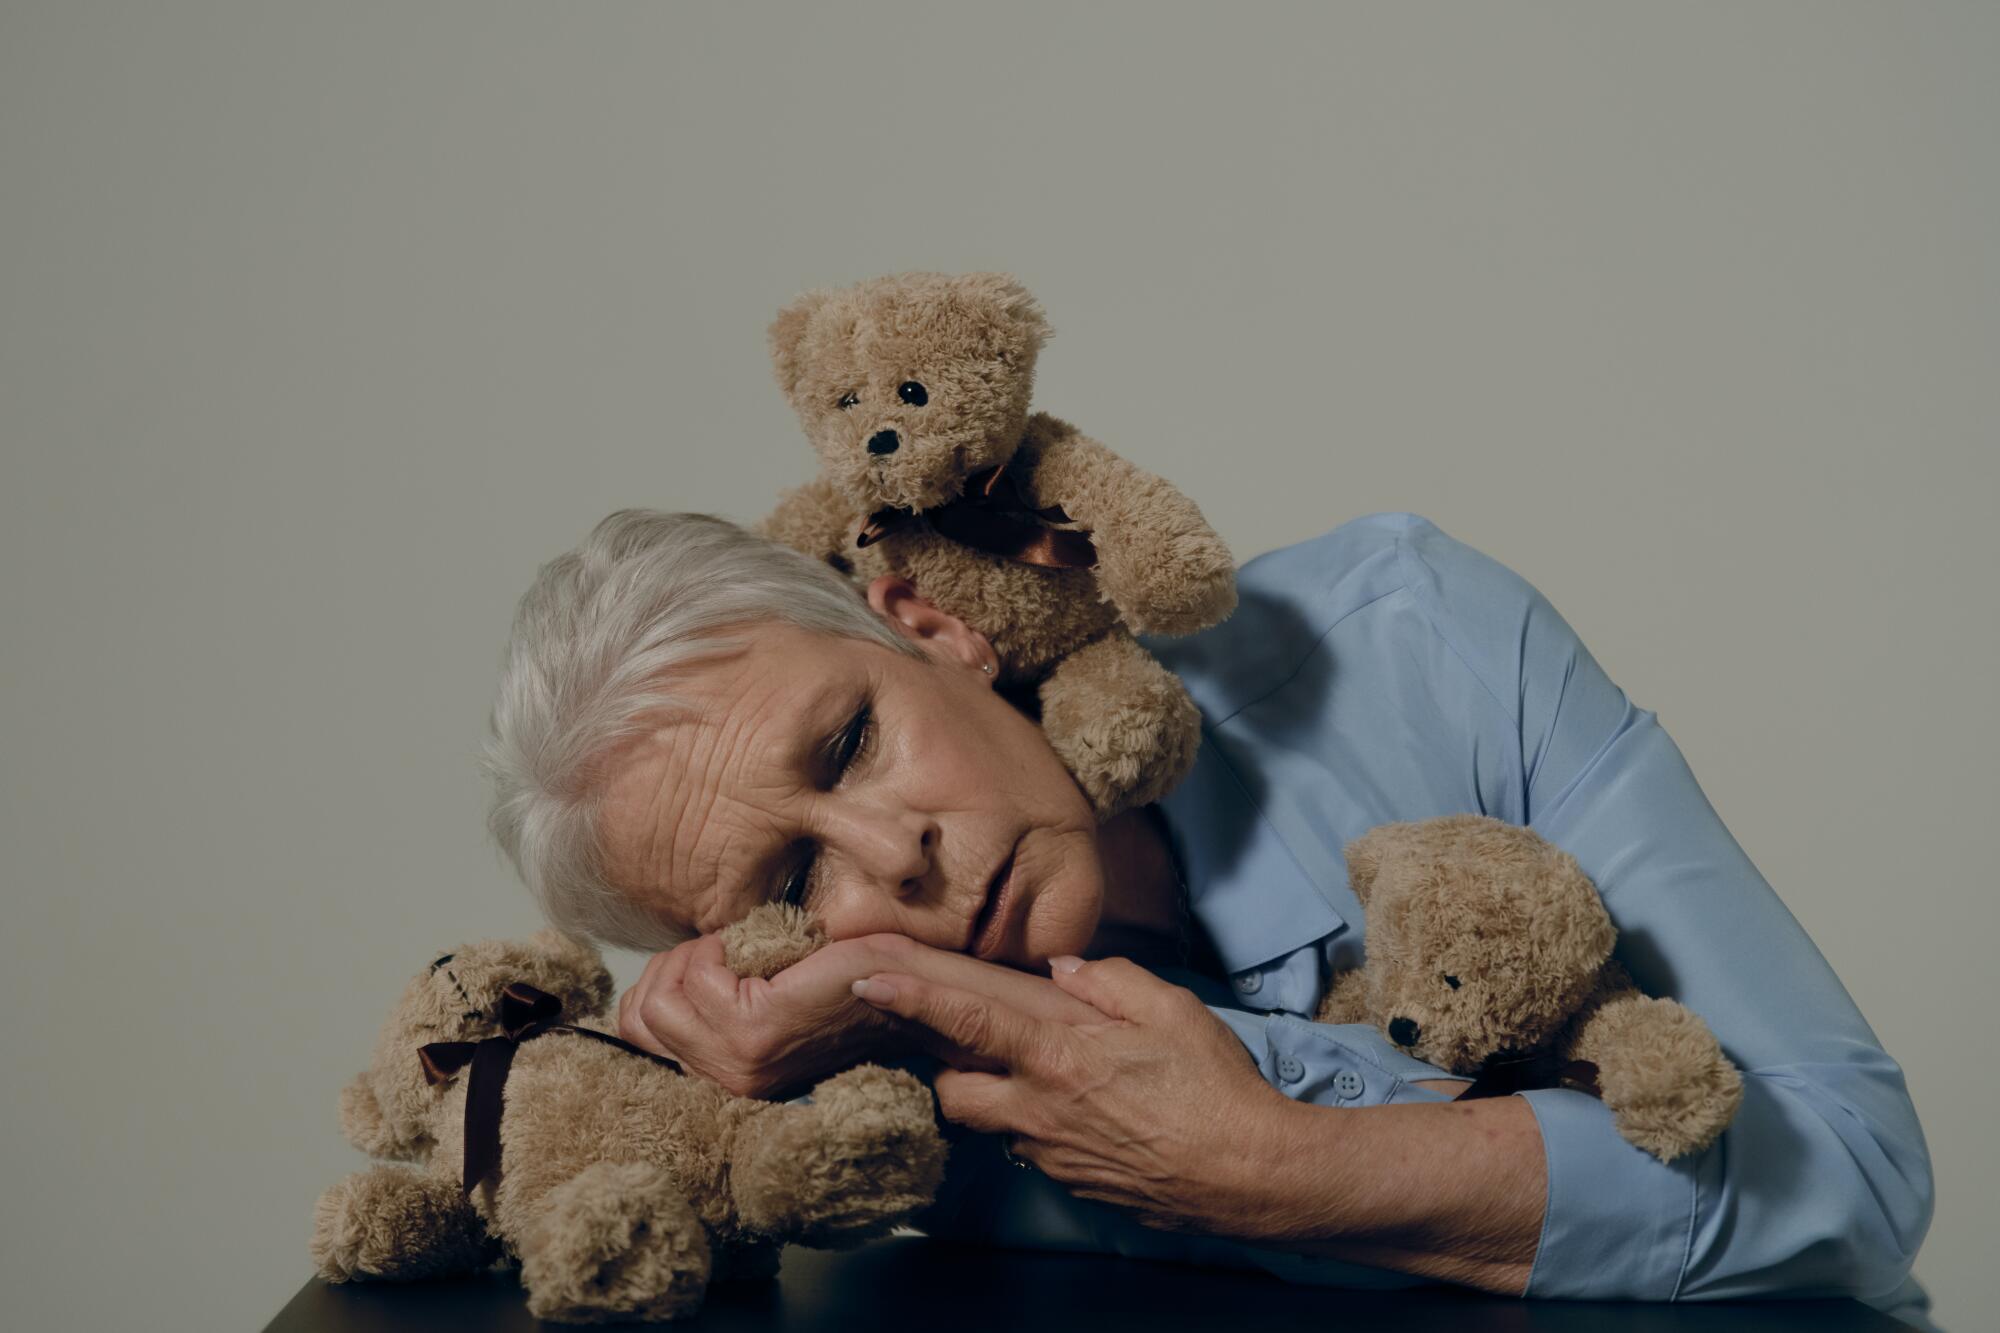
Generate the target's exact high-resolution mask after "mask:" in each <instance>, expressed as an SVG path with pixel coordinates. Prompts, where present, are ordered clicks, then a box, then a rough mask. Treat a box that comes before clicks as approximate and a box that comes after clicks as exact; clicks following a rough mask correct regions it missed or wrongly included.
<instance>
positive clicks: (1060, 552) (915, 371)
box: [762, 273, 1236, 819]
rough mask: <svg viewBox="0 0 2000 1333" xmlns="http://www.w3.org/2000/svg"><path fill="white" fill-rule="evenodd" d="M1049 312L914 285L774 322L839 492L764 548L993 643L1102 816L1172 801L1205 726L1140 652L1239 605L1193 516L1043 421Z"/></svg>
mask: <svg viewBox="0 0 2000 1333" xmlns="http://www.w3.org/2000/svg"><path fill="white" fill-rule="evenodd" d="M1048 335H1049V326H1048V321H1047V320H1046V319H1045V318H1044V317H1043V314H1042V310H1041V307H1040V306H1039V305H1037V304H1036V303H1035V300H1034V298H1033V297H1032V296H1030V295H1029V294H1028V293H1027V291H1026V290H1025V289H1023V288H1022V287H1021V285H1020V284H1019V283H1017V282H1015V281H1014V280H1013V279H1012V278H1009V277H1008V276H1007V275H1005V274H1001V273H971V274H964V275H960V276H952V275H946V274H942V273H903V274H897V275H895V276H892V277H886V278H876V279H873V280H871V281H868V282H863V283H860V284H858V285H856V286H853V287H847V288H843V289H841V290H838V291H813V292H808V293H806V294H805V295H804V296H802V297H800V298H799V299H798V300H797V301H795V302H793V303H792V304H791V305H789V306H787V307H786V308H785V309H784V310H783V311H782V312H781V313H780V314H779V315H778V318H777V320H776V322H774V323H773V324H772V325H771V330H770V341H771V355H772V360H773V363H774V365H775V369H776V372H777V377H778V384H779V386H780V387H781V388H782V389H783V390H784V393H785V397H786V399H787V400H789V401H790V403H791V405H792V408H793V410H794V411H796V412H797V413H798V417H799V420H800V422H801V423H803V424H804V426H805V431H806V435H807V437H808V438H809V439H810V440H811V441H812V446H813V448H814V450H815V451H817V452H818V454H819V458H820V462H821V470H820V475H819V476H818V477H817V478H816V479H815V480H813V481H812V482H810V483H808V484H807V485H805V486H802V487H799V488H798V489H796V490H793V491H789V492H787V493H786V494H785V496H784V498H783V499H782V500H781V501H780V502H779V504H778V507H777V509H776V510H774V511H773V512H772V514H771V515H770V516H769V517H768V518H766V519H765V520H764V523H763V524H762V531H763V532H764V534H765V535H766V536H769V537H773V538H775V539H777V540H778V541H781V542H783V543H785V544H786V545H787V546H791V547H794V548H795V549H797V550H800V551H803V552H805V553H806V554H807V555H810V556H813V557H815V558H818V559H823V560H825V561H827V562H828V563H830V564H832V565H833V566H834V567H835V568H836V569H839V570H841V571H843V572H845V573H850V574H853V575H855V576H856V577H857V578H859V579H860V580H861V581H863V582H867V581H869V580H871V579H873V578H875V577H876V576H878V575H881V574H896V575H900V576H902V577H904V578H907V579H909V580H910V581H911V582H912V583H914V584H915V585H916V587H917V589H918V591H919V592H921V593H922V595H923V596H924V598H925V599H926V600H927V601H929V602H931V603H932V604H934V605H936V606H938V607H940V608H942V609H943V610H946V611H949V612H951V613H952V614H953V615H955V616H957V617H958V618H959V619H960V620H963V621H964V622H965V623H966V624H968V625H972V626H974V627H975V628H977V629H979V630H980V631H981V632H982V633H984V634H985V635H986V637H987V638H988V639H989V640H990V641H991V642H992V644H993V648H994V650H995V652H996V653H997V654H998V655H999V659H1000V665H999V672H998V682H999V683H1000V684H1002V685H1018V686H1023V687H1030V688H1033V689H1035V690H1036V691H1037V692H1038V697H1039V701H1040V705H1041V724H1042V729H1043V731H1044V732H1045V733H1046V734H1047V735H1048V738H1049V743H1050V745H1051V746H1053V747H1054V749H1055V752H1056V754H1057V755H1059V756H1060V757H1061V758H1062V760H1063V763H1064V764H1065V765H1066V766H1067V767H1068V768H1069V770H1070V772H1071V773H1072V774H1074V775H1075V777H1076V780H1077V783H1078V785H1080V786H1081V787H1082V788H1083V790H1084V792H1085V794H1086V795H1088V796H1089V797H1090V800H1091V803H1092V805H1093V806H1094V807H1095V808H1096V811H1097V815H1098V818H1100V819H1108V818H1109V817H1110V816H1112V815H1113V814H1116V813H1117V812H1119V811H1120V810H1125V809H1128V808H1131V807H1134V806H1140V805H1145V804H1147V803H1149V802H1151V801H1155V800H1157V799H1159V798H1160V797H1161V796H1162V795H1164V794H1165V793H1166V792H1167V791H1169V790H1171V789H1172V787H1173V786H1174V784H1175V783H1177V782H1179V781H1180V779H1181V778H1182V777H1184V776H1185V775H1186V773H1187V770H1188V768H1189V767H1190V766H1191V765H1192V764H1193V762H1194V754H1195V748H1196V746H1197V744H1198V742H1199V737H1200V727H1201V719H1200V716H1199V715H1198V714H1197V713H1196V712H1195V708H1194V704H1193V702H1192V701H1190V700H1189V698H1188V695H1187V691H1186V690H1185V689H1184V688H1183V687H1182V686H1181V683H1180V681H1179V679H1177V678H1176V677H1175V676H1174V675H1173V674H1172V673H1170V672H1168V671H1167V669H1166V668H1165V667H1163V666H1161V665H1160V663H1159V662H1158V661H1156V660H1155V659H1154V658H1153V656H1152V654H1150V653H1148V652H1147V651H1146V650H1145V649H1144V648H1142V647H1140V646H1139V643H1138V641H1137V640H1136V639H1134V638H1133V637H1132V636H1133V635H1134V634H1191V633H1193V632H1194V631H1196V630H1198V629H1202V628H1204V627H1206V626H1208V625H1212V624H1214V623H1216V622H1217V621H1219V620H1221V619H1222V618H1223V617H1224V616H1226V615H1228V614H1229V612H1230V611H1231V610H1233V609H1234V608H1235V606H1236V574H1235V565H1234V562H1233V561H1232V560H1231V559H1230V556H1229V548H1228V547H1226V546H1224V545H1223V543H1222V539H1221V538H1219V537H1217V536H1216V535H1215V532H1214V530H1213V529H1211V528H1210V527H1209V525H1208V523H1207V522H1206V521H1205V520H1204V519H1203V518H1202V516H1201V511H1200V510H1199V509H1197V508H1196V507H1195V505H1194V502H1193V501H1192V500H1190V499H1188V498H1187V497H1186V496H1185V495H1183V494H1181V493H1180V492H1179V491H1178V490H1176V489H1175V488H1174V487H1173V486H1171V485H1170V484H1168V483H1167V482H1165V481H1163V480H1161V479H1160V478H1159V477H1156V476H1153V475H1152V474H1151V473H1148V472H1143V471H1141V470H1140V469H1138V468H1136V467H1134V466H1132V464H1130V463H1128V462H1126V461H1125V460H1124V459H1122V458H1120V457H1119V456H1118V455H1116V454H1114V453H1112V452H1111V451H1110V450H1109V449H1106V448H1105V447H1104V446H1103V445H1101V444H1099V443H1097V442H1096V441H1095V440H1092V439H1089V438H1087V437H1085V436H1084V435H1082V434H1081V433H1079V432H1078V431H1077V429H1076V428H1075V427H1074V426H1071V425H1069V424H1068V423H1066V422H1063V421H1059V420H1057V419H1056V418H1055V417H1052V416H1050V415H1048V414H1047V413H1045V412H1037V413H1034V414H1033V415H1030V414H1029V412H1028V400H1029V396H1030V393H1031V391H1032V389H1033V386H1034V378H1035V358H1036V355H1037V354H1038V353H1039V352H1040V351H1041V347H1042V343H1043V341H1044V340H1045V339H1046V338H1047V337H1048Z"/></svg>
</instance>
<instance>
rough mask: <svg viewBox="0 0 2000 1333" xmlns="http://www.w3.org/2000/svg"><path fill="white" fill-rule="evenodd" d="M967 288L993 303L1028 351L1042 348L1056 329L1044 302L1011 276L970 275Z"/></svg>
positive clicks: (967, 275)
mask: <svg viewBox="0 0 2000 1333" xmlns="http://www.w3.org/2000/svg"><path fill="white" fill-rule="evenodd" d="M964 281H965V285H966V286H967V287H968V288H970V289H971V290H972V291H974V292H976V293H978V295H979V296H980V297H981V298H983V299H985V300H987V301H990V302H992V304H993V305H994V306H995V307H996V308H997V309H998V310H999V312H1000V315H1001V317H1002V318H1003V319H1005V320H1006V321H1007V323H1008V325H1009V326H1010V327H1011V328H1012V329H1013V331H1014V333H1015V335H1016V336H1017V337H1018V338H1019V339H1020V340H1021V342H1022V343H1023V344H1024V346H1025V348H1027V349H1030V350H1032V349H1039V348H1040V347H1041V345H1042V344H1043V343H1044V342H1047V341H1048V340H1049V338H1050V336H1051V335H1053V334H1054V333H1055V330H1054V329H1053V328H1052V327H1050V325H1049V317H1048V314H1047V312H1046V311H1044V310H1043V309H1042V303H1041V302H1040V301H1037V300H1036V299H1035V298H1034V295H1033V294H1032V293H1031V292H1029V290H1028V289H1027V288H1026V287H1024V286H1022V285H1021V283H1020V280H1019V279H1017V278H1016V277H1014V275H1013V274H1011V273H968V274H966V275H965V279H964Z"/></svg>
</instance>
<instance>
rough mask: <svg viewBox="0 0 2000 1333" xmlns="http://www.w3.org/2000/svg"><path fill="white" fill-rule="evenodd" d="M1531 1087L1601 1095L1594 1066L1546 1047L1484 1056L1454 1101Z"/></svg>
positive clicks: (1509, 1092)
mask: <svg viewBox="0 0 2000 1333" xmlns="http://www.w3.org/2000/svg"><path fill="white" fill-rule="evenodd" d="M1532 1088H1569V1089H1571V1090H1573V1091H1575V1092H1587V1093H1589V1094H1590V1095H1591V1096H1593V1097H1602V1096H1603V1095H1604V1094H1603V1093H1602V1092H1600V1091H1599V1090H1598V1087H1597V1066H1596V1065H1594V1064H1592V1063H1591V1062H1590V1061H1588V1060H1562V1059H1558V1058H1557V1056H1556V1053H1555V1052H1554V1051H1548V1050H1543V1051H1530V1052H1529V1053H1528V1054H1526V1055H1521V1054H1519V1053H1517V1052H1514V1051H1500V1052H1498V1053H1497V1054H1494V1055H1489V1056H1487V1057H1486V1063H1485V1064H1483V1065H1481V1066H1479V1074H1478V1076H1477V1077H1475V1078H1474V1079H1473V1080H1472V1086H1471V1087H1469V1088H1467V1089H1466V1090H1465V1091H1464V1092H1461V1093H1459V1094H1458V1100H1460V1101H1462V1102H1469V1101H1472V1100H1473V1099H1474V1098H1477V1097H1505V1096H1508V1095H1510V1094H1512V1093H1516V1092H1526V1091H1528V1090H1529V1089H1532Z"/></svg>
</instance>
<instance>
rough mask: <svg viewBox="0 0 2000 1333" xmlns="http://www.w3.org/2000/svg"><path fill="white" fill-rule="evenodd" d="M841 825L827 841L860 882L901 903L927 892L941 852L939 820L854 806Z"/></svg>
mask: <svg viewBox="0 0 2000 1333" xmlns="http://www.w3.org/2000/svg"><path fill="white" fill-rule="evenodd" d="M838 824H839V827H838V828H837V829H830V830H828V833H829V838H828V841H830V842H832V843H833V844H834V847H835V850H836V851H837V852H839V853H842V854H844V855H845V857H846V859H847V861H848V863H849V865H850V866H851V867H852V868H853V871H854V873H855V874H856V875H857V876H858V877H860V878H862V879H865V880H867V881H868V882H869V884H870V885H871V886H872V887H875V888H878V889H881V890H884V891H886V892H889V893H892V894H895V895H897V896H899V897H900V896H904V895H907V894H910V893H914V892H916V891H918V890H920V889H921V888H922V887H923V883H924V880H925V879H926V878H928V877H929V875H930V873H931V864H932V861H933V859H934V857H935V856H936V852H937V841H938V826H937V821H936V820H934V819H932V818H931V817H930V816H929V815H926V814H923V813H922V812H920V811H916V810H884V809H879V808H874V807H869V806H854V807H851V808H849V809H846V810H843V811H842V812H841V813H840V814H839V816H838Z"/></svg>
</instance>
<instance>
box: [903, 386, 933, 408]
mask: <svg viewBox="0 0 2000 1333" xmlns="http://www.w3.org/2000/svg"><path fill="white" fill-rule="evenodd" d="M896 396H897V397H898V398H900V399H902V400H903V401H904V402H906V403H908V404H909V405H910V406H911V407H922V406H923V405H924V404H925V403H928V402H929V401H930V400H931V396H930V395H929V394H928V393H925V392H924V386H923V385H921V384H919V383H917V382H916V381H915V380H904V381H903V383H902V384H901V386H900V387H898V388H897V390H896Z"/></svg>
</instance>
